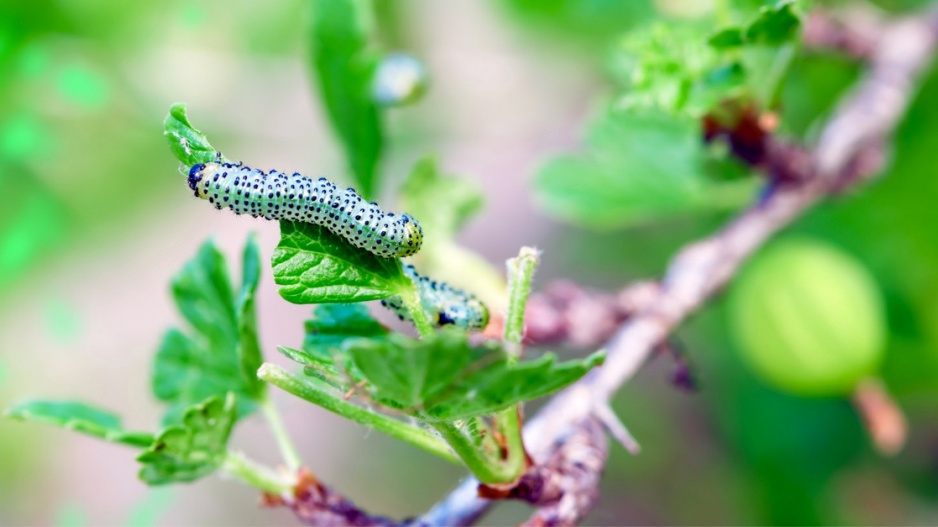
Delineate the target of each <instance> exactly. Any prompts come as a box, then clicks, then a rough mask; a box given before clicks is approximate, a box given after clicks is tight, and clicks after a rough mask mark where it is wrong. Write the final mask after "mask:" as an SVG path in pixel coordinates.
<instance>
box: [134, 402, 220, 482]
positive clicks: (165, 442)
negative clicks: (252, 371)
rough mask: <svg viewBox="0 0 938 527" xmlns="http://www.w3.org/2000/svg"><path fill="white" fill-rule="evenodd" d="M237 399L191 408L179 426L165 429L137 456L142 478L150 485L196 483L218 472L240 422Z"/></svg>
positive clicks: (204, 403)
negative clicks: (238, 420) (232, 430)
mask: <svg viewBox="0 0 938 527" xmlns="http://www.w3.org/2000/svg"><path fill="white" fill-rule="evenodd" d="M237 417H238V415H237V410H236V408H235V396H234V394H231V393H229V394H228V395H227V396H226V397H225V399H222V398H220V397H212V398H210V399H208V400H206V401H204V402H202V403H200V404H197V405H194V406H191V407H189V408H187V409H186V411H185V413H184V414H183V417H182V421H181V424H180V425H173V426H170V427H167V428H165V429H163V430H162V431H161V432H160V433H159V435H158V436H157V437H156V439H155V440H154V441H153V444H152V445H151V446H150V448H148V449H147V450H145V451H144V452H143V453H141V454H140V455H139V456H138V457H137V461H139V462H140V463H141V464H143V467H142V468H141V469H140V474H139V476H140V479H141V480H143V481H145V482H146V483H147V484H148V485H164V484H167V483H178V482H186V481H194V480H196V479H199V478H201V477H204V476H207V475H209V474H211V473H212V472H214V471H215V469H217V468H218V467H219V466H221V464H222V463H223V462H224V460H225V455H226V454H227V451H228V450H227V447H226V445H227V443H228V436H229V435H231V429H232V427H233V426H234V423H235V420H237Z"/></svg>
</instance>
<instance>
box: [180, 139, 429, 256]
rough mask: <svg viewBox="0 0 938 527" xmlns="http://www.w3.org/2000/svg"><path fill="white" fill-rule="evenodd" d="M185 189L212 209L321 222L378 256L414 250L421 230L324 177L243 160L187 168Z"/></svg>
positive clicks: (411, 221) (405, 217) (406, 218)
mask: <svg viewBox="0 0 938 527" xmlns="http://www.w3.org/2000/svg"><path fill="white" fill-rule="evenodd" d="M189 188H190V189H192V190H193V191H194V192H195V195H196V197H198V198H202V199H204V200H208V202H209V203H211V204H213V205H214V206H215V208H216V209H218V210H221V209H225V208H228V209H231V210H232V211H233V212H234V213H235V214H250V215H251V216H254V217H255V218H256V217H258V216H261V217H263V218H265V219H268V220H288V221H302V222H306V223H314V224H316V225H321V226H323V227H325V228H327V229H329V230H330V231H332V232H333V233H335V234H337V235H339V236H341V237H343V238H345V240H346V241H348V242H349V243H350V244H352V245H354V246H355V247H359V248H362V249H365V250H366V251H368V252H370V253H372V254H374V255H375V256H380V257H383V258H402V257H404V256H410V255H412V254H415V253H416V252H417V251H419V250H420V246H421V244H422V243H423V229H422V228H421V227H420V224H419V223H417V220H415V219H413V218H412V217H410V216H408V215H407V214H399V215H395V214H394V213H393V212H384V211H383V210H381V208H380V207H378V204H377V203H374V202H371V203H367V202H366V201H365V200H364V199H362V197H361V196H359V195H358V193H356V192H355V189H352V188H348V189H345V190H340V189H339V188H338V187H337V186H336V185H335V184H333V183H331V182H330V181H329V180H327V179H326V178H319V180H317V181H314V180H312V179H310V178H308V177H306V176H303V175H301V174H298V173H296V172H294V173H293V174H292V175H287V174H284V173H282V172H277V171H276V170H271V171H270V172H269V173H267V172H264V171H262V170H258V169H256V168H250V167H247V166H244V164H243V163H237V164H232V163H222V162H221V159H220V158H219V162H215V163H204V164H201V163H200V164H197V165H193V166H192V168H190V169H189Z"/></svg>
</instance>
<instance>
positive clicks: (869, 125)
mask: <svg viewBox="0 0 938 527" xmlns="http://www.w3.org/2000/svg"><path fill="white" fill-rule="evenodd" d="M936 29H938V11H936V10H933V11H929V12H927V13H926V14H924V15H922V16H920V17H917V18H909V19H903V20H900V21H898V22H894V23H891V24H889V25H887V26H885V27H884V29H883V32H882V35H881V36H880V37H879V38H878V40H877V42H878V44H877V49H876V51H875V52H874V53H873V56H872V59H871V61H870V69H869V71H868V72H867V73H866V75H865V77H864V78H863V79H862V80H861V81H860V83H859V84H858V85H857V87H856V89H855V90H854V91H853V92H852V93H851V94H850V95H848V96H847V97H846V98H845V99H844V101H843V102H842V104H841V105H840V107H839V108H838V110H837V111H836V112H835V114H834V116H833V118H832V119H831V120H830V122H829V123H828V125H827V126H826V127H825V129H824V131H823V133H822V135H821V139H820V141H819V143H818V145H817V147H816V148H815V149H813V150H810V151H804V152H803V153H804V154H806V155H795V156H794V158H795V160H796V161H798V160H800V159H801V158H803V159H804V161H805V162H798V163H795V164H794V165H793V164H792V159H789V158H788V157H787V156H785V157H784V158H778V156H779V155H780V154H782V153H788V154H791V153H798V152H797V151H795V152H793V151H792V150H791V148H790V147H788V148H774V149H770V155H774V156H776V159H773V160H772V163H770V165H772V164H775V165H778V166H786V167H787V169H788V170H797V171H799V172H801V174H799V175H798V176H799V177H796V178H792V179H791V180H790V181H792V182H791V183H788V184H785V185H782V186H780V187H778V188H776V189H775V190H774V192H772V193H771V194H770V195H769V196H768V197H766V198H765V199H763V200H761V201H760V203H759V204H757V205H755V206H753V207H751V208H750V209H748V210H746V211H745V212H743V213H742V214H740V215H739V216H738V217H737V218H736V219H735V220H734V221H732V222H731V223H730V224H728V225H727V226H726V227H725V228H723V229H722V230H721V231H719V232H717V233H716V234H714V235H713V236H711V237H709V238H707V239H704V240H702V241H699V242H697V243H694V244H691V245H689V246H687V247H686V248H684V249H683V250H681V251H680V252H679V253H678V254H677V256H676V257H674V258H673V259H672V261H671V262H670V264H669V266H668V269H667V272H666V274H665V277H664V279H663V280H662V281H661V283H660V286H659V287H658V288H657V292H656V294H655V296H654V298H653V299H652V300H651V301H650V302H649V303H648V304H647V305H646V306H644V307H643V308H642V309H641V310H640V311H638V312H637V313H635V314H634V315H633V316H631V317H629V318H628V320H627V321H626V322H625V323H624V324H623V325H622V326H621V327H620V328H619V329H618V331H617V332H616V333H615V335H614V336H613V337H612V339H611V340H610V341H609V343H608V345H607V346H605V348H606V350H607V351H608V353H609V355H608V359H607V361H606V364H605V365H604V366H603V367H601V368H599V369H597V370H594V371H593V372H592V373H591V374H590V375H588V376H586V377H585V378H584V379H582V380H581V381H580V382H578V383H576V384H575V385H573V386H571V387H570V388H568V389H567V390H565V391H564V392H562V393H561V394H560V395H558V396H556V397H555V398H554V399H553V400H551V402H550V403H549V404H548V405H547V406H545V408H544V409H543V410H542V411H541V412H540V413H539V414H538V415H537V416H536V418H535V419H533V420H531V421H530V422H529V423H528V426H527V427H526V428H525V444H526V446H527V447H528V451H529V453H530V454H531V456H532V457H533V458H534V460H535V461H537V462H539V464H543V463H544V462H545V461H547V460H552V461H554V462H556V460H555V459H554V458H553V456H554V454H555V453H556V452H558V451H559V450H558V446H559V445H558V438H565V437H572V436H573V435H574V434H575V431H576V427H577V426H580V425H582V424H583V423H585V422H591V419H592V415H593V412H594V409H595V408H596V406H597V404H603V403H605V402H606V401H608V400H609V399H610V397H612V395H613V394H614V393H615V392H616V391H617V390H618V388H619V387H620V386H621V385H622V384H623V383H625V382H626V381H627V380H628V379H630V378H631V377H632V375H634V373H635V372H636V370H637V369H638V368H639V367H640V366H641V365H642V364H643V363H644V362H645V360H646V359H647V358H648V357H649V355H650V354H651V353H652V351H653V350H654V349H655V348H656V346H658V345H659V344H660V343H662V342H663V341H665V339H667V338H668V336H669V334H670V333H671V332H672V331H673V330H674V329H675V328H676V327H677V326H678V325H679V324H680V323H682V322H683V321H684V320H685V319H686V318H687V317H688V315H690V314H691V313H693V312H694V311H696V310H697V309H699V308H700V307H701V306H702V305H703V304H704V303H705V302H706V301H707V300H708V299H710V298H711V297H712V296H713V295H714V294H716V293H717V292H718V291H719V290H720V289H721V288H722V287H723V286H724V285H726V284H727V282H729V281H730V280H731V279H732V277H733V276H734V274H735V273H736V271H737V270H738V269H739V267H740V265H741V264H742V263H743V262H744V261H745V260H746V259H747V258H748V257H749V256H751V255H752V254H753V253H754V252H755V251H756V250H757V249H759V248H760V247H761V246H762V245H763V244H764V243H765V242H766V241H767V240H768V239H769V238H770V237H771V236H772V235H774V234H775V233H776V232H778V231H779V230H781V229H782V228H784V227H786V226H787V225H789V224H790V223H791V222H792V221H793V220H794V219H796V218H798V217H799V216H800V215H801V214H802V213H803V212H804V211H805V210H806V209H807V208H809V207H810V206H812V205H814V204H816V203H817V202H818V201H820V200H822V199H824V198H825V197H826V196H827V195H828V194H830V193H831V192H834V191H839V190H843V189H844V188H846V187H848V186H852V185H855V184H856V183H857V182H859V181H862V180H863V179H866V178H869V177H871V176H872V175H875V174H876V173H877V172H878V171H879V170H880V168H881V166H882V160H883V158H884V153H883V152H884V150H885V145H884V142H883V141H884V138H885V137H887V136H888V135H891V133H892V131H893V130H894V129H895V126H896V124H897V122H898V120H899V118H900V117H901V116H902V115H903V114H904V112H905V110H906V108H907V107H908V105H909V103H910V101H911V99H912V97H913V95H914V89H913V87H914V86H916V81H917V80H918V77H919V76H920V74H921V73H922V70H923V69H924V68H925V66H926V65H927V64H928V63H929V62H930V60H931V58H932V55H933V54H934V51H935V50H934V48H935V39H936V33H938V31H936ZM571 477H573V478H580V479H583V478H587V479H589V480H590V481H592V480H593V479H595V478H598V474H597V473H592V474H588V475H584V474H582V473H575V474H571ZM584 481H586V480H585V479H583V481H580V482H577V481H571V482H567V483H566V484H562V485H561V487H563V488H577V487H582V486H583V485H581V484H580V483H583V482H584ZM583 484H585V483H583ZM477 485H478V483H477V482H476V481H475V480H472V479H469V480H467V481H465V482H463V483H462V484H461V485H460V486H459V487H458V488H457V489H456V490H455V491H454V492H453V493H452V494H451V495H450V496H449V497H447V498H446V499H445V500H443V501H442V502H440V503H438V504H437V505H436V506H435V507H434V508H433V509H432V510H431V511H429V512H428V513H427V514H426V515H424V516H423V517H421V518H419V519H418V520H416V521H415V522H414V523H415V524H419V525H467V524H469V523H471V522H473V521H475V520H476V519H477V518H479V517H480V516H481V514H483V513H484V511H485V510H486V509H487V508H488V507H489V506H490V504H491V502H490V501H487V500H483V499H480V498H478V497H477V496H476V486H477ZM577 503H581V505H577V507H579V508H577V509H576V510H574V511H567V512H571V514H568V515H566V516H565V517H566V518H569V521H572V522H575V521H578V520H579V519H580V518H582V516H583V515H585V514H586V513H587V512H588V510H589V508H590V506H591V505H592V501H591V500H582V501H581V502H577ZM541 514H542V512H537V513H536V514H535V519H536V518H538V517H540V515H541ZM565 521H566V520H565Z"/></svg>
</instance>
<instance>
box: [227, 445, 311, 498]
mask: <svg viewBox="0 0 938 527" xmlns="http://www.w3.org/2000/svg"><path fill="white" fill-rule="evenodd" d="M221 469H222V470H224V471H225V472H227V473H229V474H231V475H232V476H234V477H236V478H238V479H240V480H241V481H243V482H245V483H247V484H248V485H250V486H252V487H254V488H257V489H260V490H262V491H264V492H268V493H270V494H274V495H277V496H279V495H282V494H285V493H288V492H292V491H293V485H294V484H293V483H292V482H289V481H284V480H283V479H282V478H280V477H278V476H277V475H276V474H275V473H273V472H272V471H271V470H270V469H269V468H267V467H265V466H262V465H259V464H258V463H256V462H254V461H252V460H250V459H248V458H247V457H245V456H244V455H243V454H241V453H239V452H232V451H230V450H229V451H228V453H227V454H226V455H225V461H224V462H223V463H222V465H221Z"/></svg>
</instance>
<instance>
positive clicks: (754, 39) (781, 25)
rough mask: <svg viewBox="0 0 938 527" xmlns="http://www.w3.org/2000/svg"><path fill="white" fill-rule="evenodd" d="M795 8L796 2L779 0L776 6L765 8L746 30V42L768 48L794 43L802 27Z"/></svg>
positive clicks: (793, 0)
mask: <svg viewBox="0 0 938 527" xmlns="http://www.w3.org/2000/svg"><path fill="white" fill-rule="evenodd" d="M794 8H795V0H779V1H778V2H776V3H775V5H771V6H763V7H762V8H761V9H760V10H759V15H758V16H757V17H756V19H755V20H753V21H752V22H751V23H750V24H749V27H747V28H746V41H747V42H751V43H753V44H763V45H768V46H778V45H781V44H785V43H787V42H792V41H794V40H795V39H796V38H797V36H798V30H799V28H800V27H801V19H800V18H799V17H798V14H797V13H795V10H794Z"/></svg>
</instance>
